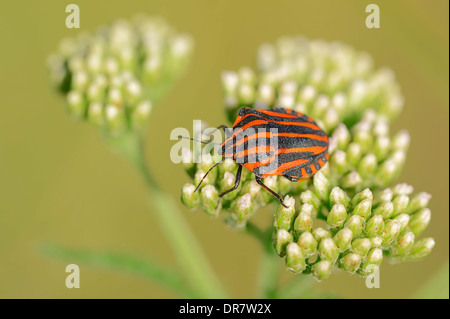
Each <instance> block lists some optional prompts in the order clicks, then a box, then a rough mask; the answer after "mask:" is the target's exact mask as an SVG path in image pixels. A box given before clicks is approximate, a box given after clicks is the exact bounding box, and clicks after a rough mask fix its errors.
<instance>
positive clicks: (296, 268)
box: [286, 242, 306, 274]
mask: <svg viewBox="0 0 450 319" xmlns="http://www.w3.org/2000/svg"><path fill="white" fill-rule="evenodd" d="M286 267H287V269H288V270H289V271H291V272H293V273H295V274H298V273H301V272H302V271H303V270H305V268H306V262H305V258H304V257H303V254H302V250H301V248H300V247H299V246H298V245H297V243H294V242H292V243H290V244H289V245H287V247H286Z"/></svg>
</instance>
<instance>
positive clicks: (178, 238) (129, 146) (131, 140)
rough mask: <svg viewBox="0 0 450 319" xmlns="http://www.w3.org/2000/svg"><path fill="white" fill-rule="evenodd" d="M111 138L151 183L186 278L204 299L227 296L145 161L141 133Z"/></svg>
mask: <svg viewBox="0 0 450 319" xmlns="http://www.w3.org/2000/svg"><path fill="white" fill-rule="evenodd" d="M108 140H109V144H110V145H111V146H112V147H113V148H114V149H116V150H118V151H119V152H121V153H122V155H123V156H125V158H126V159H128V160H129V161H131V162H132V164H134V166H135V167H136V168H137V169H138V170H139V172H140V173H141V174H142V176H143V178H144V180H145V182H146V184H147V186H148V190H149V195H150V196H149V199H150V203H151V204H152V205H153V207H154V208H155V209H154V211H153V212H154V213H155V216H156V217H157V218H158V222H159V226H160V227H161V230H162V231H163V233H164V235H165V236H166V239H167V240H168V242H169V244H170V245H171V246H172V249H173V251H174V253H175V255H176V257H177V260H178V264H179V266H180V269H181V271H182V272H183V273H184V277H185V279H186V281H187V282H188V283H189V285H190V286H191V287H192V288H193V289H195V290H196V291H197V292H198V294H199V296H200V297H202V298H224V297H225V296H226V294H225V291H224V290H223V288H222V285H221V283H220V282H219V280H218V278H217V277H216V275H215V274H214V272H213V271H212V269H211V266H210V264H209V262H208V260H207V259H206V257H205V256H204V254H203V252H202V250H201V248H200V245H199V243H198V241H197V240H196V238H195V237H194V235H193V233H192V232H191V230H190V228H189V226H188V224H187V223H186V221H185V220H184V218H183V215H182V213H181V212H180V211H179V209H178V207H177V206H176V205H175V204H174V200H173V199H172V198H171V197H170V196H168V195H166V194H165V193H164V192H163V191H162V190H161V188H160V187H159V186H158V184H157V182H156V180H155V179H154V177H153V176H152V174H151V172H150V171H149V169H148V167H147V165H146V163H145V159H144V154H143V149H142V141H141V138H140V136H139V135H137V134H130V135H128V136H124V137H120V138H113V139H111V138H108Z"/></svg>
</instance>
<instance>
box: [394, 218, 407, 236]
mask: <svg viewBox="0 0 450 319" xmlns="http://www.w3.org/2000/svg"><path fill="white" fill-rule="evenodd" d="M394 219H395V220H398V221H399V222H400V225H401V227H400V232H402V231H404V230H405V229H406V227H407V226H408V224H409V220H410V216H409V215H408V214H400V215H398V216H397V217H395V218H394Z"/></svg>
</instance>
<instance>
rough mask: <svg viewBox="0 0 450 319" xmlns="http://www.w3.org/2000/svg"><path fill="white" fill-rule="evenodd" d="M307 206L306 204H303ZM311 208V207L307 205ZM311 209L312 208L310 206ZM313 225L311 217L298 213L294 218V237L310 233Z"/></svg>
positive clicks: (304, 213)
mask: <svg viewBox="0 0 450 319" xmlns="http://www.w3.org/2000/svg"><path fill="white" fill-rule="evenodd" d="M304 205H308V204H304ZM309 206H311V205H309ZM311 207H312V206H311ZM312 225H313V221H312V219H311V215H310V214H308V213H306V212H303V211H302V212H300V213H299V214H298V216H297V218H295V222H294V234H295V235H296V236H300V234H302V233H303V232H310V231H311V228H312Z"/></svg>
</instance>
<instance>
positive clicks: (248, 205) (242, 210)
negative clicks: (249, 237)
mask: <svg viewBox="0 0 450 319" xmlns="http://www.w3.org/2000/svg"><path fill="white" fill-rule="evenodd" d="M253 206H254V205H253V203H252V196H251V195H250V194H249V193H246V194H244V195H242V196H240V197H238V198H237V199H236V200H235V201H234V202H233V204H232V205H231V210H232V214H231V216H232V218H233V219H234V220H235V221H236V223H237V226H244V225H245V224H246V223H247V220H248V219H249V218H250V217H251V215H252V213H253Z"/></svg>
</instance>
